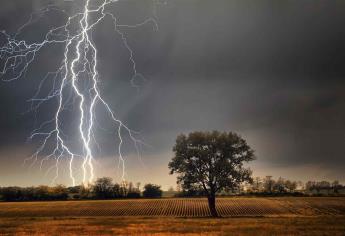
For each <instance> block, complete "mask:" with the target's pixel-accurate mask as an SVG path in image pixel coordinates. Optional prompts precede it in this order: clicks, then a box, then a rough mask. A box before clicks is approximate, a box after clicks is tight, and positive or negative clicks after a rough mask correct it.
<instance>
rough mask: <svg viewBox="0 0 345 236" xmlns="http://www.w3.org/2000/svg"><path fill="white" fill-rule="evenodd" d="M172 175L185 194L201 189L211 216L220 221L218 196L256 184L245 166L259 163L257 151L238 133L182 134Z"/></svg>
mask: <svg viewBox="0 0 345 236" xmlns="http://www.w3.org/2000/svg"><path fill="white" fill-rule="evenodd" d="M173 151H174V153H175V156H174V157H173V158H172V160H171V162H170V163H169V169H170V174H175V173H176V174H178V177H177V183H178V184H181V185H182V187H183V188H184V189H185V190H189V189H195V188H201V189H203V191H204V192H205V194H206V195H207V198H208V205H209V208H210V212H211V215H212V216H213V217H218V213H217V210H216V193H217V192H219V191H222V190H231V189H234V188H235V187H238V186H239V184H240V183H242V182H252V178H251V170H250V169H247V168H245V167H244V166H243V164H244V163H245V162H249V161H252V160H254V159H255V156H254V151H253V150H252V149H251V148H250V147H249V146H248V144H247V143H246V141H245V140H244V139H242V138H241V137H240V136H239V135H237V134H236V133H232V132H229V133H226V132H223V133H221V132H218V131H213V132H193V133H190V134H189V135H188V136H186V135H184V134H182V135H179V136H178V137H177V139H176V144H175V146H174V148H173Z"/></svg>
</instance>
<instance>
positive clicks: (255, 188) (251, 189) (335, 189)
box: [174, 176, 345, 197]
mask: <svg viewBox="0 0 345 236" xmlns="http://www.w3.org/2000/svg"><path fill="white" fill-rule="evenodd" d="M218 195H219V196H229V195H259V196H271V195H274V196H280V195H281V196H284V195H294V196H299V195H301V196H306V195H313V196H322V195H326V196H328V195H345V186H344V185H342V184H340V183H339V181H333V182H329V181H308V182H306V183H305V184H304V183H303V182H302V181H292V180H289V179H284V178H282V177H279V178H278V179H274V178H273V177H272V176H266V177H264V178H260V177H255V178H253V181H252V182H251V183H243V184H241V185H240V186H238V187H236V188H233V189H231V190H227V191H221V192H220V193H218ZM174 196H175V197H203V196H205V192H204V191H203V189H202V188H197V187H194V188H189V189H185V188H183V186H178V187H177V189H176V191H175V195H174Z"/></svg>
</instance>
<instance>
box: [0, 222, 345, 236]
mask: <svg viewBox="0 0 345 236" xmlns="http://www.w3.org/2000/svg"><path fill="white" fill-rule="evenodd" d="M0 232H1V233H0V235H181V234H184V235H316V236H317V235H332V236H335V235H345V217H285V218H281V217H273V218H272V217H270V218H221V219H211V218H171V217H161V218H157V217H150V218H143V217H92V218H83V217H82V218H46V217H40V218H26V217H21V218H0Z"/></svg>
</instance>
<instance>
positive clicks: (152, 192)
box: [143, 184, 163, 198]
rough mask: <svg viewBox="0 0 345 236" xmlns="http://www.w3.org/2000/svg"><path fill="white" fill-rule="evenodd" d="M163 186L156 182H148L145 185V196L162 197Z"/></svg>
mask: <svg viewBox="0 0 345 236" xmlns="http://www.w3.org/2000/svg"><path fill="white" fill-rule="evenodd" d="M162 194H163V191H162V190H161V186H159V185H155V184H146V185H145V186H144V191H143V196H144V197H149V198H156V197H162Z"/></svg>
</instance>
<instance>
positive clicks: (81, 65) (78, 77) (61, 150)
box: [0, 0, 158, 186]
mask: <svg viewBox="0 0 345 236" xmlns="http://www.w3.org/2000/svg"><path fill="white" fill-rule="evenodd" d="M97 2H98V3H97ZM116 2H118V0H103V1H101V2H100V1H93V0H84V1H83V6H82V7H81V9H80V10H79V11H78V12H77V13H75V14H73V15H68V14H67V12H66V11H65V10H63V9H60V8H58V7H56V6H54V5H48V6H46V7H45V8H43V9H41V10H39V11H37V12H35V13H33V14H31V16H30V19H29V20H28V22H26V23H25V24H24V25H22V26H21V27H20V28H19V29H18V31H17V32H16V33H15V34H14V35H13V36H11V35H10V34H8V33H7V32H6V31H1V35H3V36H4V37H5V39H6V40H5V43H4V45H2V46H1V47H0V59H1V60H2V64H3V66H2V68H0V76H1V78H2V80H3V81H6V82H10V81H14V80H18V79H21V78H23V77H25V76H26V73H27V71H28V69H29V68H30V66H31V64H33V62H34V61H35V59H36V58H37V55H38V54H39V53H40V51H41V50H42V49H43V48H46V47H50V46H51V45H55V44H62V45H64V52H63V59H62V62H61V64H60V65H59V66H58V69H57V70H56V71H53V72H48V73H47V74H46V76H45V77H44V78H43V79H42V80H41V82H40V84H39V86H38V89H37V92H36V93H35V95H34V96H33V97H32V99H30V100H29V102H30V103H31V107H30V111H34V112H35V113H37V112H38V110H39V108H40V107H41V105H42V104H45V103H47V102H48V101H51V100H56V101H57V108H56V112H55V113H54V115H53V117H52V118H51V119H50V120H47V121H45V122H43V123H41V124H40V125H39V127H38V128H37V129H35V130H33V132H32V133H31V135H30V137H29V140H33V139H34V138H37V139H39V140H40V144H39V147H38V148H37V150H36V151H35V152H34V153H33V154H32V155H31V156H30V157H29V158H27V159H26V160H25V162H26V161H32V164H31V166H33V165H35V163H36V162H38V161H39V162H40V168H41V169H42V166H43V164H44V162H45V161H47V160H51V159H53V160H55V164H54V165H53V166H51V167H50V168H49V169H48V171H47V173H48V172H50V171H52V170H55V177H54V178H53V180H52V183H55V181H56V180H57V178H58V176H59V165H60V161H61V159H63V158H67V159H68V171H69V177H70V179H71V184H72V185H73V186H75V185H76V182H77V177H76V173H75V172H76V171H75V168H74V165H75V158H81V159H82V163H81V165H80V167H79V170H80V171H81V173H82V183H83V184H84V185H87V184H88V183H92V182H93V180H94V178H95V173H94V172H95V170H94V169H95V168H94V160H95V158H94V151H93V149H92V147H93V145H98V143H97V141H96V138H95V136H94V132H95V129H96V126H95V122H96V114H95V109H96V107H97V106H102V107H103V108H104V110H105V111H106V113H107V115H108V117H109V118H110V119H111V121H112V122H113V124H114V128H115V130H116V135H117V138H118V139H119V144H118V147H117V152H118V153H117V155H118V160H119V166H121V169H122V170H121V173H122V176H121V178H122V180H124V179H125V158H124V155H123V154H122V153H123V152H122V146H123V143H124V139H123V133H124V132H126V133H127V135H128V136H129V137H130V139H131V141H132V142H133V143H134V146H135V148H136V153H137V155H138V156H139V155H140V152H139V148H140V146H141V145H142V144H144V143H143V142H142V141H141V140H139V139H137V138H136V137H135V136H136V133H135V132H133V131H132V130H131V129H130V128H129V127H128V126H127V125H126V124H125V123H124V122H122V121H121V120H120V119H119V118H118V117H117V115H116V114H115V112H114V111H113V110H112V109H111V107H110V105H109V104H108V103H107V101H106V100H105V99H104V98H103V96H102V94H101V91H100V89H99V82H100V81H99V73H98V51H97V47H96V44H95V43H94V41H93V40H92V31H93V30H94V29H95V28H96V27H97V26H98V25H99V24H101V23H102V22H103V21H104V20H105V19H106V18H109V19H111V21H112V23H113V26H114V27H113V30H114V31H115V32H116V33H117V34H118V35H119V36H120V38H121V39H122V42H123V45H124V46H125V48H126V49H127V51H128V54H129V63H131V65H132V77H131V79H130V83H131V84H132V86H133V87H135V88H138V85H137V84H136V83H135V80H136V79H137V78H141V79H143V80H145V78H144V76H143V75H142V74H140V73H139V72H138V71H137V65H136V62H135V60H134V52H133V50H132V49H131V47H130V46H129V44H128V42H127V38H126V35H125V34H124V33H123V32H122V31H121V28H136V27H140V26H142V25H144V24H152V25H153V26H154V29H155V30H158V25H157V22H156V20H155V18H148V19H146V20H144V21H143V22H140V23H138V24H135V25H124V24H118V20H117V18H116V16H115V15H114V14H113V13H111V12H110V11H109V10H107V6H110V5H112V4H115V3H116ZM52 11H56V12H59V13H61V14H63V15H64V16H65V17H66V21H65V23H64V24H63V25H60V26H58V27H54V28H51V29H50V30H49V31H48V32H47V33H46V34H45V37H44V40H43V41H41V42H35V43H28V42H27V41H25V40H19V39H18V37H19V35H20V34H21V33H22V31H23V29H24V28H25V27H27V26H29V25H31V24H32V23H34V22H36V21H38V20H39V19H40V18H41V17H42V16H44V15H45V14H49V13H50V12H52ZM91 14H92V17H91V16H90V15H91ZM75 26H77V27H75ZM49 79H51V80H52V81H53V83H52V88H51V90H50V91H49V92H48V94H47V95H46V96H43V97H41V95H40V94H41V90H42V87H43V86H44V84H45V83H46V81H47V80H49ZM85 84H87V86H86V85H85ZM71 106H72V107H73V109H75V111H77V112H78V114H79V115H78V123H79V127H78V132H79V133H78V140H79V143H80V147H79V150H82V151H81V152H77V151H75V150H74V148H73V147H72V145H71V144H70V142H69V141H68V139H67V137H66V135H65V134H64V128H63V117H64V111H66V110H67V109H69V107H71ZM49 127H52V128H50V129H49ZM47 129H48V130H49V131H46V130H47ZM50 143H53V148H49V144H50ZM47 150H50V151H47ZM46 152H48V154H46Z"/></svg>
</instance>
